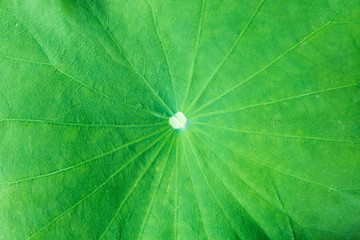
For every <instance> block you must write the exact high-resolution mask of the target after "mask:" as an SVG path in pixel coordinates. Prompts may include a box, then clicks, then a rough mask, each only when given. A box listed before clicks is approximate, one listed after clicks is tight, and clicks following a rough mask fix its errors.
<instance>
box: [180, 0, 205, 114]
mask: <svg viewBox="0 0 360 240" xmlns="http://www.w3.org/2000/svg"><path fill="white" fill-rule="evenodd" d="M205 8H206V0H202V1H201V9H200V18H199V24H198V31H197V34H196V42H195V54H194V60H193V62H192V63H191V66H190V75H189V79H188V83H187V86H186V90H185V95H184V99H183V103H182V105H181V111H183V109H184V107H185V105H186V102H187V100H188V97H189V93H190V87H191V85H192V80H193V75H194V69H195V64H196V60H197V57H198V50H199V45H200V38H201V31H202V26H203V22H204V15H205Z"/></svg>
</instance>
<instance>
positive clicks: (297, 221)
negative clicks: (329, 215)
mask: <svg viewBox="0 0 360 240" xmlns="http://www.w3.org/2000/svg"><path fill="white" fill-rule="evenodd" d="M195 131H196V132H198V133H200V134H202V135H204V136H205V137H207V139H212V140H213V141H214V142H216V143H219V144H220V145H222V146H224V147H225V145H224V144H222V143H220V142H219V141H217V140H215V139H214V138H213V137H211V136H210V135H209V134H207V133H205V132H203V131H201V130H199V129H196V130H195ZM197 136H199V138H200V139H201V140H202V142H203V143H204V144H205V145H207V146H208V147H209V149H212V147H211V146H210V145H209V144H208V142H207V141H205V140H204V139H203V138H202V137H201V136H200V135H199V134H197ZM225 148H228V147H225ZM230 150H231V149H230ZM231 151H232V152H235V151H233V150H231ZM213 153H214V154H215V155H216V157H217V158H218V159H219V160H221V158H220V157H219V156H218V155H217V154H216V152H213ZM209 166H210V167H211V165H210V164H209ZM211 169H212V171H213V172H214V173H215V174H216V175H217V171H215V170H214V168H212V167H211ZM238 176H239V175H238ZM218 178H219V179H220V180H221V178H220V176H218ZM239 178H240V179H241V181H242V182H243V183H245V184H246V185H247V186H248V187H249V188H250V189H251V190H252V191H254V192H255V193H256V194H257V195H258V196H259V197H260V198H261V199H263V200H264V201H266V202H267V203H269V204H270V205H271V206H272V207H273V208H274V209H276V210H279V211H280V212H282V213H283V214H284V215H285V216H287V217H288V218H289V219H292V220H293V221H294V222H296V223H297V224H298V225H299V226H301V227H303V228H313V227H307V226H304V225H303V224H302V223H300V221H299V220H298V219H296V218H295V217H293V216H291V214H290V213H288V212H287V211H286V210H285V209H283V206H282V208H280V207H279V206H277V205H276V204H275V203H273V202H272V201H271V200H269V199H268V198H267V197H266V196H265V194H262V193H261V192H259V191H258V190H256V189H255V188H254V187H253V186H251V185H250V184H249V183H248V182H246V181H245V180H244V179H243V178H242V177H241V176H239ZM221 181H222V182H223V183H224V186H225V187H226V188H227V189H229V188H228V187H227V186H226V184H225V182H224V181H223V180H221ZM331 190H334V191H336V190H335V189H331ZM338 191H340V190H339V189H338ZM229 192H230V193H231V194H232V192H231V191H229ZM232 195H233V194H232ZM233 196H234V195H233ZM234 197H235V196H234ZM343 197H344V196H343ZM314 229H317V228H314ZM318 230H324V231H327V230H325V229H318ZM334 233H337V234H342V235H345V234H344V233H340V232H334ZM355 234H356V233H355Z"/></svg>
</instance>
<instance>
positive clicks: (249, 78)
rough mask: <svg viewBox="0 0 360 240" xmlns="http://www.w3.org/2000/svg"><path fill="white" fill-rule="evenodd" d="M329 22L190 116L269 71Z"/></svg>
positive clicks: (327, 24) (328, 23)
mask: <svg viewBox="0 0 360 240" xmlns="http://www.w3.org/2000/svg"><path fill="white" fill-rule="evenodd" d="M329 25H330V22H327V23H325V24H323V25H322V26H320V27H318V28H316V29H315V30H314V31H312V32H311V33H310V34H308V35H306V36H305V37H304V38H303V39H301V40H300V41H299V42H297V43H296V44H294V45H293V46H291V47H290V48H288V49H287V50H285V51H284V52H283V53H281V54H280V55H278V56H277V57H276V58H274V59H273V60H272V61H270V62H269V63H268V64H266V65H265V66H264V67H262V68H261V69H259V70H258V71H256V72H255V73H253V74H252V75H251V76H250V77H248V78H246V79H245V80H244V81H242V82H240V83H238V84H235V85H234V86H233V87H231V88H229V89H228V90H226V91H224V92H223V93H221V94H220V95H218V96H217V97H215V98H213V99H211V100H210V101H208V102H207V103H205V104H203V105H202V106H200V107H199V108H197V109H196V110H194V111H192V113H191V114H194V113H196V112H198V111H200V110H201V109H203V108H205V107H207V106H209V105H210V104H213V103H214V102H216V101H218V100H219V99H221V98H223V97H224V96H226V95H227V94H229V93H230V92H232V91H234V90H236V89H237V88H239V87H240V86H242V85H244V84H245V83H248V82H249V81H251V80H252V79H254V78H255V77H256V76H258V75H259V74H261V73H262V72H264V71H266V70H267V69H269V68H270V67H271V66H273V65H274V64H275V63H277V62H278V61H279V60H281V59H282V58H284V57H285V56H286V55H288V54H289V53H291V52H293V51H294V50H295V49H297V48H298V47H299V46H301V45H302V44H303V43H304V42H306V41H307V40H309V39H310V38H311V37H313V36H314V35H315V34H317V33H318V32H320V31H321V30H322V29H324V28H325V27H327V26H329Z"/></svg>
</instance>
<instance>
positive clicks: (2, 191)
mask: <svg viewBox="0 0 360 240" xmlns="http://www.w3.org/2000/svg"><path fill="white" fill-rule="evenodd" d="M0 184H2V183H0ZM9 186H10V184H7V185H6V186H5V187H4V188H3V190H1V192H0V197H1V195H2V194H3V193H5V191H6V190H7V189H8V187H9Z"/></svg>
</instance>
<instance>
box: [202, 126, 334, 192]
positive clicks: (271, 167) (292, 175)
mask: <svg viewBox="0 0 360 240" xmlns="http://www.w3.org/2000/svg"><path fill="white" fill-rule="evenodd" d="M202 133H203V134H205V133H204V132H203V131H202ZM208 137H210V136H208ZM212 139H213V140H214V141H216V140H215V139H214V138H212ZM216 142H217V143H219V144H220V145H221V146H223V147H225V148H226V149H229V150H230V151H232V152H234V153H239V152H238V151H235V150H234V149H232V148H230V147H229V146H227V145H225V144H223V143H221V142H220V141H216ZM247 159H249V160H250V161H252V162H255V163H258V164H260V165H263V166H265V167H267V168H270V169H272V170H275V171H276V172H279V173H281V174H284V175H287V176H290V177H293V178H297V179H299V180H301V181H303V182H307V183H311V184H315V185H318V186H321V187H323V188H326V189H329V190H331V191H335V192H339V190H338V189H336V188H333V187H329V186H326V185H324V184H322V183H319V182H316V181H312V180H310V179H306V178H303V177H300V176H297V175H294V174H291V173H288V172H285V171H283V170H279V169H277V168H276V167H274V166H272V165H270V164H267V163H264V162H261V161H258V160H256V159H254V158H247Z"/></svg>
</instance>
